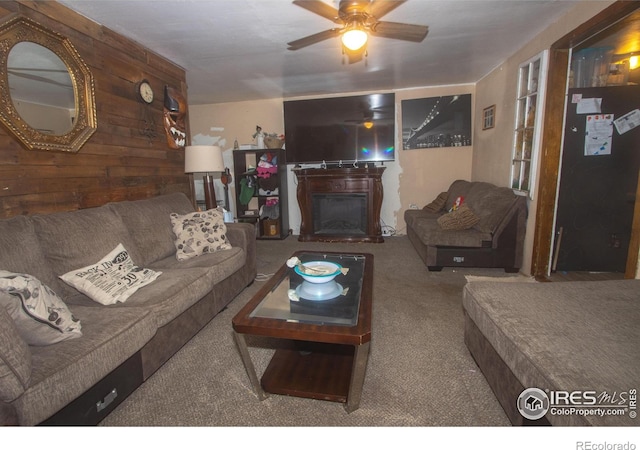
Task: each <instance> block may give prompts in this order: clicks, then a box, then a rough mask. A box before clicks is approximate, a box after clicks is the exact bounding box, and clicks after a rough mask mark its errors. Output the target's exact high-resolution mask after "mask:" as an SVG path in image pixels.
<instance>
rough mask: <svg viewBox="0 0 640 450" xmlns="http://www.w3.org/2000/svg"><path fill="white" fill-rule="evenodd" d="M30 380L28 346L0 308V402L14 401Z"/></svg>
mask: <svg viewBox="0 0 640 450" xmlns="http://www.w3.org/2000/svg"><path fill="white" fill-rule="evenodd" d="M0 295H3V294H2V293H0ZM4 295H6V294H4ZM30 380H31V351H30V350H29V346H28V345H27V343H26V342H25V341H24V339H22V337H20V333H19V332H18V329H17V328H16V325H15V324H14V323H13V319H12V318H11V316H9V313H8V312H7V311H6V310H5V308H0V400H1V401H3V402H12V401H14V400H15V399H16V398H18V397H19V396H20V395H22V393H23V392H24V390H25V389H26V388H27V387H28V386H29V381H30Z"/></svg>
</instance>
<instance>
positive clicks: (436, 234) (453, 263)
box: [404, 180, 527, 272]
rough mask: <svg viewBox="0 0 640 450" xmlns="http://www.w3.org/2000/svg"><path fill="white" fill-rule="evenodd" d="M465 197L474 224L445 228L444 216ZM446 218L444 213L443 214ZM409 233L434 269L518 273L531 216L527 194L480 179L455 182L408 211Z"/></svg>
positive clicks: (406, 219)
mask: <svg viewBox="0 0 640 450" xmlns="http://www.w3.org/2000/svg"><path fill="white" fill-rule="evenodd" d="M458 197H463V198H464V202H463V205H464V206H465V207H466V208H467V212H468V213H469V214H472V215H473V216H474V218H475V219H476V220H475V221H473V222H469V224H472V223H473V225H470V226H464V223H463V224H462V225H463V226H461V227H458V229H445V228H443V226H442V223H443V219H446V218H447V216H446V215H447V214H448V212H449V210H450V209H451V208H452V207H453V205H454V203H455V202H456V199H457V198H458ZM443 216H444V217H443ZM404 219H405V222H406V224H407V236H408V237H409V240H410V241H411V243H412V244H413V246H414V247H415V249H416V251H417V252H418V254H419V255H420V257H421V258H422V260H423V261H424V263H425V265H426V266H427V268H428V269H429V270H431V271H439V270H442V268H443V267H501V268H504V269H505V271H507V272H518V271H519V269H520V267H521V264H522V252H523V246H524V236H525V229H526V219H527V204H526V198H525V197H523V196H519V195H516V194H514V193H513V191H512V190H511V189H509V188H506V187H497V186H494V185H493V184H490V183H485V182H480V181H473V182H472V181H465V180H457V181H454V182H453V183H452V184H451V186H450V187H449V190H448V191H447V192H443V193H442V194H441V195H439V196H438V199H436V200H434V202H432V203H431V204H430V205H427V206H425V207H424V208H423V209H409V210H407V211H405V214H404Z"/></svg>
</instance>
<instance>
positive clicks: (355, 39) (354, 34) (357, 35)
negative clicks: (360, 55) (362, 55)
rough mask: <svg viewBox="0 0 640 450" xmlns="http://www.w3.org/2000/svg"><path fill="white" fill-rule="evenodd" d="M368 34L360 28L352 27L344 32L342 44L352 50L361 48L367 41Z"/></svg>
mask: <svg viewBox="0 0 640 450" xmlns="http://www.w3.org/2000/svg"><path fill="white" fill-rule="evenodd" d="M368 37H369V36H368V35H367V33H366V32H365V31H363V30H361V29H359V28H352V29H350V30H348V31H345V32H344V33H343V34H342V45H344V46H345V47H347V48H348V49H349V50H351V51H357V50H360V49H361V48H362V47H364V45H365V44H366V43H367V39H368Z"/></svg>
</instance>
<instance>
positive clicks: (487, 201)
mask: <svg viewBox="0 0 640 450" xmlns="http://www.w3.org/2000/svg"><path fill="white" fill-rule="evenodd" d="M517 198H518V197H517V196H516V194H514V193H513V191H512V190H511V189H509V188H507V187H497V186H494V185H493V184H490V183H484V182H480V181H477V182H473V183H471V188H470V189H469V190H468V192H467V195H466V197H465V202H466V204H467V205H468V206H469V207H470V208H471V209H473V211H474V212H475V213H476V215H477V216H478V218H479V219H480V220H479V221H478V224H477V225H476V226H475V227H476V228H477V229H478V230H480V231H482V232H484V233H493V232H495V231H496V228H497V227H498V225H500V222H501V221H502V220H503V219H504V217H505V216H506V215H507V213H508V212H509V209H510V208H511V207H512V206H513V205H514V203H515V202H516V200H517Z"/></svg>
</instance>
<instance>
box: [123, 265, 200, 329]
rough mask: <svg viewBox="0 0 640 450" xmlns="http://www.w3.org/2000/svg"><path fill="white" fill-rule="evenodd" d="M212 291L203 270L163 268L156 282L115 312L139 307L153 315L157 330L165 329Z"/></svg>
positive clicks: (133, 296)
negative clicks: (162, 327) (158, 328)
mask: <svg viewBox="0 0 640 450" xmlns="http://www.w3.org/2000/svg"><path fill="white" fill-rule="evenodd" d="M212 288H213V282H212V276H211V274H210V273H209V272H208V270H207V269H205V268H191V269H165V270H163V273H162V276H161V277H159V278H158V279H157V280H156V281H155V282H153V283H152V284H150V285H149V286H146V287H145V288H144V289H140V290H139V291H138V292H136V293H135V294H133V295H132V296H131V297H130V298H129V300H128V301H127V302H126V303H122V304H119V305H118V309H123V308H125V309H126V308H127V307H141V308H144V309H146V310H149V311H151V312H152V313H153V315H154V317H155V320H156V324H157V325H158V327H161V326H164V325H166V324H167V323H169V322H170V321H172V320H173V319H175V318H176V317H178V316H179V315H180V314H181V313H182V312H183V311H185V310H186V309H188V308H189V307H190V306H192V305H193V304H195V303H196V302H198V300H200V299H201V298H202V297H204V296H205V295H206V294H208V293H209V292H211V290H212Z"/></svg>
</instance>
